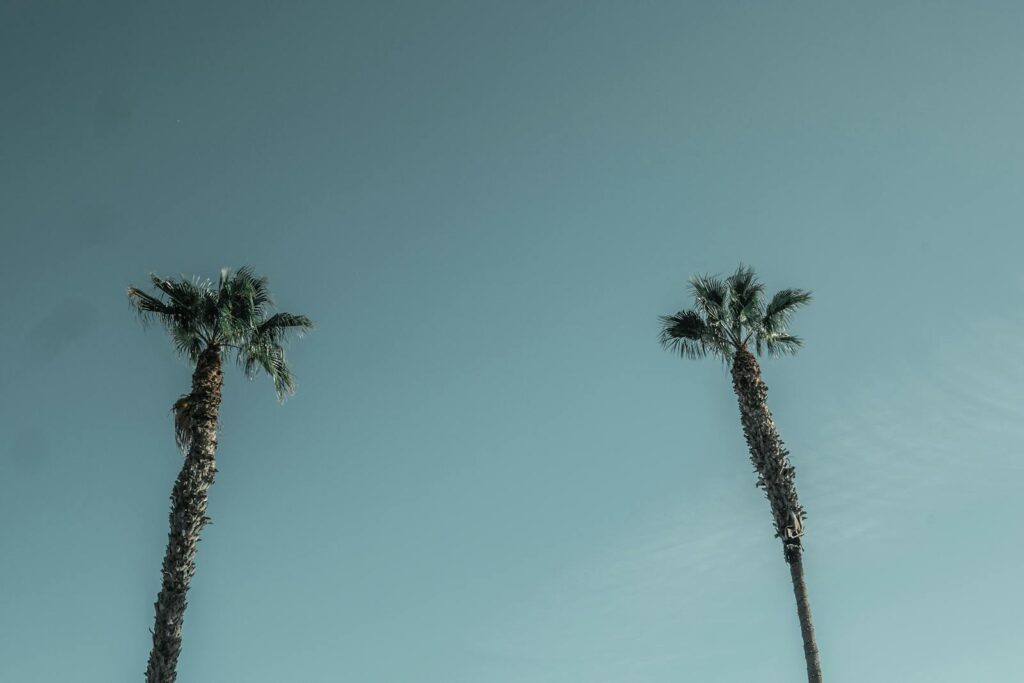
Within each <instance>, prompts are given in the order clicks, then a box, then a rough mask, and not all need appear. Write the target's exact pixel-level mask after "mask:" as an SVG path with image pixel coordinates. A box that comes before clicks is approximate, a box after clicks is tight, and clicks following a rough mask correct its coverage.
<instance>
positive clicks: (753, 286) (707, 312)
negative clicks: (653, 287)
mask: <svg viewBox="0 0 1024 683" xmlns="http://www.w3.org/2000/svg"><path fill="white" fill-rule="evenodd" d="M764 289H765V288H764V285H763V284H762V283H761V282H759V281H758V279H757V275H756V274H755V273H754V270H753V269H752V268H750V267H749V266H745V265H743V264H742V263H741V264H740V266H739V268H737V269H736V272H735V273H733V274H732V275H730V276H728V277H726V278H721V277H718V276H712V275H694V276H692V277H691V278H690V293H691V294H692V296H693V300H694V307H693V308H692V309H687V310H683V311H679V312H678V313H676V314H674V315H665V316H661V334H660V336H659V341H660V342H661V344H662V346H664V347H665V348H667V349H669V350H671V351H674V352H677V353H679V355H681V356H683V357H685V358H703V357H704V356H707V355H709V354H710V355H713V356H716V357H718V358H721V359H722V360H724V361H731V360H732V358H733V356H734V355H735V353H736V352H737V351H739V350H741V349H748V348H749V345H750V344H751V342H752V343H753V346H754V350H755V351H756V352H757V354H758V355H761V354H762V353H763V352H765V351H767V353H768V355H771V356H779V355H784V354H793V353H796V352H797V350H798V349H799V348H800V346H801V345H802V343H803V342H802V341H801V339H800V338H799V337H797V336H794V335H792V334H790V333H789V329H788V328H789V323H790V318H791V316H792V314H793V312H794V311H795V310H796V309H798V308H800V307H801V306H804V305H806V304H807V303H808V302H810V300H811V293H810V292H808V291H805V290H802V289H783V290H780V291H779V292H777V293H776V294H775V295H774V296H773V297H772V298H771V300H770V301H766V298H765V291H764Z"/></svg>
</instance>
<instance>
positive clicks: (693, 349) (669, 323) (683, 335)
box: [658, 311, 709, 358]
mask: <svg viewBox="0 0 1024 683" xmlns="http://www.w3.org/2000/svg"><path fill="white" fill-rule="evenodd" d="M660 320H661V332H660V334H659V335H658V341H659V342H660V343H661V345H662V346H663V347H664V348H666V349H668V350H669V351H673V352H675V353H678V354H679V355H680V356H682V357H684V358H703V357H704V356H706V355H707V354H708V347H707V344H706V343H705V339H706V338H707V337H708V335H709V332H708V325H707V323H706V322H704V319H703V318H702V317H701V316H700V314H698V313H697V312H696V311H679V312H678V313H676V314H675V315H663V316H661V317H660Z"/></svg>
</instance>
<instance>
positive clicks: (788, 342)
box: [758, 334, 804, 357]
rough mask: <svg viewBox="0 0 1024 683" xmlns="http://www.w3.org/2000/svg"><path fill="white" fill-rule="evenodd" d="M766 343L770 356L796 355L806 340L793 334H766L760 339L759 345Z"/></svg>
mask: <svg viewBox="0 0 1024 683" xmlns="http://www.w3.org/2000/svg"><path fill="white" fill-rule="evenodd" d="M762 342H763V343H764V346H765V348H766V349H767V351H768V355H769V356H774V357H778V356H786V355H790V356H791V355H794V354H795V353H796V352H797V351H799V350H800V347H801V346H803V345H804V340H803V339H801V338H800V337H796V336H794V335H791V334H766V335H764V336H762V337H760V338H759V339H758V346H759V347H760V344H761V343H762Z"/></svg>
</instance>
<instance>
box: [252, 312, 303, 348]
mask: <svg viewBox="0 0 1024 683" xmlns="http://www.w3.org/2000/svg"><path fill="white" fill-rule="evenodd" d="M312 329H313V321H312V320H310V319H309V318H307V317H306V316H304V315H293V314H291V313H275V314H274V315H272V316H270V317H269V318H267V319H266V320H264V321H263V322H262V323H260V325H259V326H258V327H257V328H256V334H257V335H258V336H261V337H264V336H265V337H267V338H269V339H272V340H274V341H275V342H278V343H280V341H281V340H282V339H283V338H284V336H285V335H286V334H288V333H289V332H295V334H296V335H298V336H300V337H301V336H302V335H304V334H305V333H307V332H309V331H310V330H312Z"/></svg>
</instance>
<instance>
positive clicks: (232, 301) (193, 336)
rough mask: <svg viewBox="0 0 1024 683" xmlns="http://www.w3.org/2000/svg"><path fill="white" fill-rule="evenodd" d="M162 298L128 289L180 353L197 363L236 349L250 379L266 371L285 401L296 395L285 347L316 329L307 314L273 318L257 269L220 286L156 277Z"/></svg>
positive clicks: (226, 275) (225, 278) (224, 274)
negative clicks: (211, 352) (209, 353)
mask: <svg viewBox="0 0 1024 683" xmlns="http://www.w3.org/2000/svg"><path fill="white" fill-rule="evenodd" d="M150 280H151V281H152V283H153V286H154V287H156V289H157V290H159V293H158V295H157V296H153V295H151V294H148V293H146V292H144V291H142V290H141V289H138V288H137V287H129V288H128V300H129V302H130V303H131V305H132V307H133V308H134V309H135V310H136V311H137V312H138V314H139V315H140V316H141V317H142V319H143V321H144V322H151V321H154V320H155V321H156V322H159V323H160V324H161V325H163V326H164V327H165V328H166V329H167V331H168V332H169V333H170V335H171V338H172V339H173V340H174V346H175V348H176V349H177V351H178V353H180V354H181V355H183V356H185V357H186V358H188V359H189V360H190V361H191V362H192V363H193V364H195V363H196V362H197V361H198V360H199V356H200V354H202V353H203V351H205V350H206V349H211V348H212V349H218V350H219V351H220V353H221V355H222V356H223V355H225V354H227V353H229V352H230V351H234V352H235V354H236V359H237V361H238V364H239V366H241V368H242V370H243V371H244V372H245V374H246V376H247V377H249V378H252V377H254V376H255V375H256V374H258V373H259V371H260V370H262V371H263V372H265V373H266V374H267V375H269V376H270V378H271V379H272V380H273V381H274V389H275V390H276V391H277V396H278V398H279V399H280V400H284V398H285V396H287V395H288V394H291V393H294V391H295V380H294V378H293V376H292V373H291V370H290V369H289V367H288V363H287V361H286V360H285V353H284V347H283V343H284V342H285V340H286V338H287V336H288V334H289V333H290V332H295V333H297V334H299V335H300V336H301V335H302V334H303V333H305V332H307V331H309V330H310V329H312V327H313V323H312V321H311V320H310V319H309V318H307V317H306V316H304V315H293V314H291V313H274V314H272V315H271V314H269V312H268V308H269V307H272V306H273V301H272V299H271V297H270V290H269V288H268V286H267V278H265V277H257V276H256V275H255V274H254V273H253V271H252V269H251V268H249V267H248V266H243V267H241V268H239V269H238V270H237V271H234V272H232V271H230V270H229V269H227V268H225V269H223V270H222V271H221V272H220V279H219V281H218V283H217V284H216V285H214V284H213V283H212V282H211V281H210V280H200V279H198V278H194V279H191V280H188V279H185V278H183V277H182V278H179V279H176V280H167V279H164V278H161V277H159V276H157V275H151V276H150Z"/></svg>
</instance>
